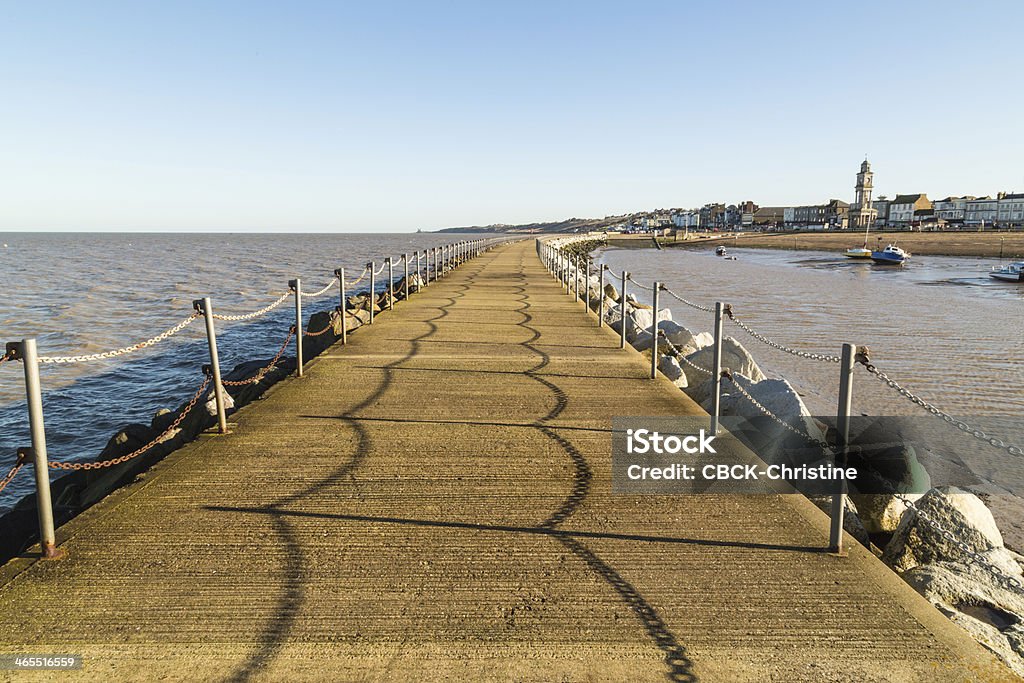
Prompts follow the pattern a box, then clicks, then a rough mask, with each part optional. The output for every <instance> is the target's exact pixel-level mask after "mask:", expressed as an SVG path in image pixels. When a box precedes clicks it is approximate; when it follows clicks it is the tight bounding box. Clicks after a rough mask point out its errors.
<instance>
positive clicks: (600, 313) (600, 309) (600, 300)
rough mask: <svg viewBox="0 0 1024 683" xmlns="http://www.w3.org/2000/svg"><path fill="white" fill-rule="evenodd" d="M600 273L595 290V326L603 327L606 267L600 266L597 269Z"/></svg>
mask: <svg viewBox="0 0 1024 683" xmlns="http://www.w3.org/2000/svg"><path fill="white" fill-rule="evenodd" d="M599 270H600V271H601V275H600V276H599V277H600V284H599V285H598V289H597V326H598V327H603V326H604V271H606V270H608V266H606V265H604V264H603V263H602V264H601V267H600V268H599Z"/></svg>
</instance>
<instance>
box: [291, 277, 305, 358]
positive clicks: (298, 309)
mask: <svg viewBox="0 0 1024 683" xmlns="http://www.w3.org/2000/svg"><path fill="white" fill-rule="evenodd" d="M288 286H289V287H295V376H296V377H302V336H303V335H302V280H301V279H299V278H295V279H294V280H291V281H290V282H289V283H288Z"/></svg>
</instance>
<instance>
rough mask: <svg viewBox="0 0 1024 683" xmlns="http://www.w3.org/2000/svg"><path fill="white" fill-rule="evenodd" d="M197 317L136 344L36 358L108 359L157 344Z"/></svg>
mask: <svg viewBox="0 0 1024 683" xmlns="http://www.w3.org/2000/svg"><path fill="white" fill-rule="evenodd" d="M198 317H199V315H198V314H197V313H193V314H192V315H190V316H189V317H187V318H185V319H184V320H182V321H181V322H180V323H178V324H177V325H175V326H174V327H171V328H169V329H167V330H165V331H163V332H161V333H160V334H158V335H156V336H155V337H150V338H149V339H147V340H145V341H141V342H139V343H138V344H132V345H131V346H125V347H124V348H120V349H114V350H113V351H103V352H101V353H90V354H86V355H82V356H39V359H38V360H39V362H40V363H59V364H62V365H63V364H69V363H89V362H91V361H97V360H109V359H111V358H117V357H118V356H124V355H127V354H129V353H133V352H135V351H139V350H141V349H144V348H146V347H148V346H153V345H154V344H159V343H160V342H162V341H163V340H165V339H167V338H169V337H173V336H174V335H176V334H178V333H179V332H181V331H182V330H183V329H185V328H186V327H188V326H189V325H191V324H192V323H194V322H195V321H196V318H198Z"/></svg>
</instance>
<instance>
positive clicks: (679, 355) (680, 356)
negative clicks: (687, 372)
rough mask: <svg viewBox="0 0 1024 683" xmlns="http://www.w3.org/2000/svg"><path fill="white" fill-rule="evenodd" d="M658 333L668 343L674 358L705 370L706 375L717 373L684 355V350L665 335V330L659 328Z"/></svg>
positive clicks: (694, 367)
mask: <svg viewBox="0 0 1024 683" xmlns="http://www.w3.org/2000/svg"><path fill="white" fill-rule="evenodd" d="M658 334H659V336H660V338H661V339H662V340H663V341H664V342H665V344H667V345H668V348H669V351H671V352H672V353H671V355H672V357H673V358H675V359H676V360H681V361H683V362H684V363H686V364H687V365H689V366H690V367H691V368H693V369H694V370H699V371H700V372H703V373H704V374H705V375H713V374H715V373H713V372H711V371H710V370H708V369H707V368H702V367H701V366H699V365H697V364H696V363H694V362H693V361H692V360H690V359H689V358H687V357H686V356H684V355H683V352H682V350H681V349H680V348H679V347H678V346H676V345H675V344H673V343H672V341H671V340H670V339H669V338H668V337H666V336H665V332H664V330H658Z"/></svg>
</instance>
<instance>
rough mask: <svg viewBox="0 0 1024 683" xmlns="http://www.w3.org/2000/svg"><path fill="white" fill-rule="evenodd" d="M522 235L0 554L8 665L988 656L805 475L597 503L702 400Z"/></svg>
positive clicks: (858, 667)
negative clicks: (620, 440)
mask: <svg viewBox="0 0 1024 683" xmlns="http://www.w3.org/2000/svg"><path fill="white" fill-rule="evenodd" d="M648 367H649V365H648V361H646V360H645V359H644V358H643V357H642V356H640V354H638V353H636V352H635V351H632V350H625V351H623V350H619V348H618V338H617V337H616V336H615V335H613V334H612V333H611V332H610V331H609V330H608V329H607V328H604V329H599V328H598V327H597V326H596V323H595V318H594V317H593V316H592V315H590V314H588V313H587V312H586V311H585V310H584V308H583V306H582V304H576V303H574V302H573V301H572V298H571V297H566V296H565V295H564V294H562V290H561V289H560V287H559V285H558V283H557V282H556V281H554V280H553V279H551V277H550V276H549V275H548V274H547V272H546V271H545V270H544V268H543V267H542V265H541V264H540V262H539V260H538V258H537V256H536V253H535V251H534V244H533V242H532V241H526V242H519V243H515V244H511V245H508V246H504V247H500V248H497V249H495V250H492V251H490V252H487V253H485V254H483V255H482V256H480V257H479V258H476V259H473V260H471V261H469V262H467V263H465V264H464V265H463V266H461V267H460V268H459V269H457V270H456V271H455V272H453V273H452V274H450V275H449V276H448V277H446V278H444V279H442V280H440V281H439V282H436V283H432V284H431V285H430V286H429V287H428V288H426V289H425V290H423V291H422V292H419V293H417V294H414V295H413V296H412V297H411V299H409V300H408V301H406V302H402V303H400V304H399V305H398V306H397V307H396V308H395V310H394V311H393V312H390V313H387V314H385V315H382V316H380V317H379V318H378V319H377V322H375V324H374V325H373V326H372V327H367V328H363V329H361V330H359V332H358V333H357V334H354V335H352V336H351V337H350V338H349V343H348V345H347V346H342V345H340V344H338V345H335V346H334V347H332V348H330V349H329V350H328V351H326V352H325V353H324V354H323V355H321V356H320V357H318V358H317V359H316V360H314V361H313V362H311V363H310V364H309V365H308V366H307V370H306V375H305V377H304V378H302V379H291V380H287V381H285V382H282V383H280V384H278V385H277V386H275V387H274V388H273V389H272V390H271V391H270V392H269V393H268V395H267V397H266V398H265V399H264V400H262V401H259V402H257V403H255V404H252V405H250V406H248V407H246V408H245V409H243V410H242V411H240V412H239V413H238V414H237V415H236V416H234V417H233V420H234V422H236V423H237V424H236V425H235V426H234V428H233V432H232V433H231V434H228V435H224V436H204V437H202V438H201V439H200V440H198V441H196V442H194V443H192V444H190V445H189V446H187V447H185V448H183V449H181V450H179V451H177V452H175V453H174V454H172V455H171V456H169V457H168V458H167V459H165V460H164V461H163V462H161V463H160V464H159V465H157V466H156V467H154V468H153V469H152V470H151V471H150V472H149V473H147V475H146V476H145V477H144V478H143V479H142V480H141V481H139V482H137V483H135V484H133V485H132V486H130V487H128V488H126V489H123V490H121V491H119V492H117V493H115V494H113V495H112V496H110V497H108V498H107V499H105V500H104V501H102V502H101V503H99V504H98V505H96V506H95V507H93V508H91V509H90V510H89V511H87V512H86V513H84V514H83V515H81V516H80V517H78V518H77V519H75V520H73V521H72V522H70V523H69V524H67V525H65V526H64V527H62V528H61V529H60V530H59V531H58V541H59V542H60V544H61V547H62V548H63V549H65V550H66V551H67V557H66V558H65V559H63V560H59V561H35V560H34V558H32V557H30V556H28V555H26V557H24V558H19V559H15V560H13V561H12V562H11V563H9V564H8V565H6V566H5V567H3V568H2V570H0V572H2V573H0V582H2V583H3V585H2V587H0V624H2V627H0V653H36V654H38V653H64V654H77V655H81V656H82V657H83V660H84V666H83V668H82V669H80V670H76V671H64V672H40V673H38V674H27V673H25V672H11V671H0V679H5V678H9V679H11V680H33V679H36V680H44V679H45V680H61V681H64V680H69V681H70V680H90V681H109V680H151V679H158V680H191V681H203V680H210V681H285V680H288V681H295V680H326V681H373V680H396V681H411V680H417V681H418V680H457V679H466V680H515V681H582V680H587V681H605V680H607V681H626V680H628V681H664V680H707V681H743V680H749V681H764V680H779V681H793V680H814V681H817V680H828V681H882V680H885V681H934V680H958V681H959V680H979V681H981V680H999V679H1003V678H1008V677H1009V674H1008V672H1007V671H1006V670H1005V669H1003V668H1002V667H1001V666H999V665H998V664H996V663H995V660H994V659H993V658H992V657H991V656H989V655H988V653H987V652H986V651H984V650H983V649H982V648H981V647H980V646H979V645H977V644H976V643H975V642H974V641H972V640H971V639H970V638H969V637H968V636H967V635H966V634H965V633H963V632H962V631H960V630H959V628H958V627H956V626H955V625H953V624H952V623H950V622H949V621H947V620H946V619H945V617H943V616H942V615H941V614H939V612H938V611H936V610H935V609H934V608H932V607H931V605H929V604H928V603H927V602H926V601H925V600H924V599H923V598H921V597H919V596H918V595H917V594H916V593H915V592H914V591H913V590H911V589H910V588H909V587H908V586H906V585H905V584H903V583H902V581H900V580H899V579H898V578H897V577H896V576H895V575H893V574H892V573H891V572H890V571H889V570H888V569H887V568H885V567H884V566H883V565H882V564H881V563H880V562H878V561H877V560H876V559H875V558H874V557H873V556H871V555H870V553H868V552H867V551H865V550H863V549H862V548H860V547H858V546H854V547H853V549H852V550H851V551H850V554H849V555H848V556H846V557H836V556H833V555H829V554H827V553H825V552H823V551H821V550H820V549H821V548H823V547H824V546H825V545H826V542H827V537H828V525H827V519H826V518H825V516H824V515H823V514H822V513H821V512H819V511H818V510H817V509H816V508H815V507H814V506H813V505H811V504H810V503H809V502H808V501H807V500H806V499H804V498H802V497H800V496H796V495H789V496H782V495H779V496H768V495H763V496H725V495H719V496H714V495H700V496H648V497H641V496H625V495H612V494H611V491H610V489H611V484H610V470H611V467H610V459H611V455H610V453H611V447H610V433H609V429H610V426H611V418H612V416H613V415H617V414H618V415H621V414H633V415H678V414H691V415H692V414H701V411H700V408H699V407H698V406H696V405H695V404H694V403H693V402H692V401H690V400H689V399H688V398H687V397H686V396H685V395H684V394H683V393H682V392H680V391H679V390H678V389H676V388H675V387H674V386H673V385H672V384H671V383H669V382H668V381H667V380H665V379H664V378H661V377H659V378H658V379H656V380H651V379H649V378H647V373H648Z"/></svg>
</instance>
